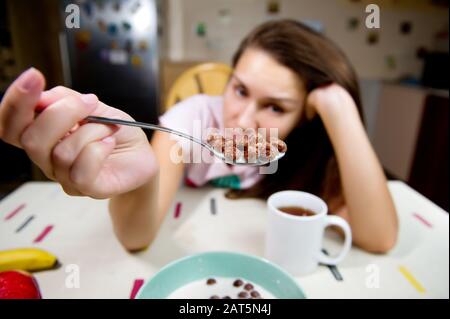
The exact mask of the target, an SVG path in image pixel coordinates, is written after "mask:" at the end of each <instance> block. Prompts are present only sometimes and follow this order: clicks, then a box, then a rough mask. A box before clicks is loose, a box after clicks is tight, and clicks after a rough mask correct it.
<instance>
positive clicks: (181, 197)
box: [0, 181, 449, 298]
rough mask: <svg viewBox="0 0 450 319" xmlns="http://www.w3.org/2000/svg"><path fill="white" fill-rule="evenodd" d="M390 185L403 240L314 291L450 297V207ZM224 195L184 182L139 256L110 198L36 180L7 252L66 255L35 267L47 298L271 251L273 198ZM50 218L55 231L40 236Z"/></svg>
mask: <svg viewBox="0 0 450 319" xmlns="http://www.w3.org/2000/svg"><path fill="white" fill-rule="evenodd" d="M389 188H390V190H391V193H392V195H393V197H394V201H395V205H396V207H397V211H398V214H399V219H400V235H399V240H398V244H397V245H396V247H395V248H394V249H393V250H392V251H391V252H389V253H388V254H386V255H374V254H369V253H367V252H364V251H362V250H360V249H358V248H352V250H351V251H350V253H349V255H348V256H347V257H346V259H345V260H344V261H343V262H342V263H341V264H340V265H339V266H338V271H339V273H340V274H341V275H342V277H343V280H342V281H338V280H336V279H335V277H334V276H333V274H332V272H331V271H330V269H329V268H327V267H325V266H320V267H319V269H318V270H317V271H316V272H315V273H313V274H311V275H307V276H304V277H297V278H296V279H297V282H298V284H299V285H300V287H301V288H302V289H303V291H304V292H305V294H306V296H307V297H308V298H449V217H448V213H447V212H445V211H444V210H442V209H440V208H439V207H438V206H436V205H435V204H433V203H432V202H431V201H429V200H428V199H426V198H425V197H423V196H422V195H420V194H419V193H417V192H416V191H414V190H413V189H411V188H410V187H408V186H407V185H406V184H404V183H402V182H397V181H396V182H389ZM224 192H225V190H224V189H217V188H211V187H206V188H202V189H191V188H186V187H182V188H181V189H180V190H179V191H178V194H177V196H176V200H175V201H174V203H173V205H172V207H171V209H170V211H169V212H168V214H167V216H166V219H165V221H164V223H163V226H162V228H161V230H160V232H159V234H158V236H157V238H156V240H155V242H154V243H153V244H152V245H151V246H150V247H149V248H148V249H147V250H145V251H143V252H140V253H136V254H130V253H128V252H126V251H125V250H124V249H123V248H122V246H121V245H120V244H119V242H118V240H117V239H116V238H115V236H114V234H113V231H112V225H111V221H110V218H109V214H108V208H107V200H93V199H90V198H83V197H70V196H68V195H66V194H65V193H64V192H63V191H62V189H61V187H60V186H59V185H58V184H56V183H45V182H30V183H26V184H24V185H23V186H22V187H20V188H19V189H17V190H16V191H14V192H13V193H12V194H10V195H9V196H7V197H6V198H4V199H3V200H2V201H0V249H10V248H11V249H12V248H20V247H40V248H43V249H46V250H48V251H50V252H52V253H54V254H55V255H56V256H57V257H58V259H59V260H60V261H61V263H62V264H63V266H62V267H61V268H59V269H54V270H48V271H42V272H38V273H35V277H36V278H37V281H38V283H39V285H40V288H41V292H42V295H43V297H44V298H130V295H131V291H132V289H133V286H134V284H135V281H136V280H139V279H144V280H147V279H149V278H150V277H151V276H152V275H153V274H155V273H156V272H157V271H158V270H159V269H160V268H161V267H163V266H164V265H166V264H167V263H168V262H171V261H173V260H176V259H178V258H181V257H184V256H186V255H190V254H194V253H198V252H204V251H236V252H244V253H249V254H253V255H258V256H263V250H264V249H263V246H264V232H265V226H266V224H265V223H266V208H265V203H264V202H263V201H260V200H254V199H241V200H228V199H226V198H225V197H224ZM211 198H214V199H215V201H216V208H217V211H216V213H215V214H213V213H212V212H211ZM177 203H181V206H180V210H179V215H178V217H177V218H175V215H176V213H175V211H176V206H177ZM30 216H34V217H31V218H32V219H30ZM27 220H29V221H28V223H27V224H26V225H25V226H23V224H24V223H25V222H27ZM49 225H53V228H52V229H51V230H50V231H49V232H48V233H47V235H46V236H43V237H44V238H43V239H42V241H41V242H38V243H34V242H33V241H34V240H35V239H36V238H37V237H38V236H39V235H40V234H41V233H42V232H43V230H44V229H45V228H47V226H49ZM21 226H22V227H21ZM18 228H21V229H20V230H19V231H17V229H18ZM324 247H325V248H326V249H327V250H328V251H329V252H330V253H334V252H337V251H338V250H339V248H340V243H339V239H338V238H337V237H336V236H335V235H334V234H333V233H331V232H327V235H326V237H325V241H324ZM73 264H75V265H77V266H78V269H79V274H80V277H79V278H80V286H79V288H71V285H70V283H69V285H67V283H66V281H70V280H71V278H73V277H70V276H71V274H73V270H71V268H70V267H68V266H70V265H73Z"/></svg>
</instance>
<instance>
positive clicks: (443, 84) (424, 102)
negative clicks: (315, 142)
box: [0, 0, 449, 211]
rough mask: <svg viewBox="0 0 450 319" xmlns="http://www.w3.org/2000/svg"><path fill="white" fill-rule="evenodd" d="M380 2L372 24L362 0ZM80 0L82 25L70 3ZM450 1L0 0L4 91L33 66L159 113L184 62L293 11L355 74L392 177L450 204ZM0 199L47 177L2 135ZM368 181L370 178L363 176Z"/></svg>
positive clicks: (139, 115)
mask: <svg viewBox="0 0 450 319" xmlns="http://www.w3.org/2000/svg"><path fill="white" fill-rule="evenodd" d="M370 3H374V4H377V5H379V7H380V9H381V21H380V26H381V28H379V29H368V28H367V27H366V25H365V19H366V17H367V15H368V13H366V12H365V8H366V6H367V5H368V4H370ZM70 4H76V5H78V6H79V8H80V14H81V21H80V22H81V23H80V28H79V29H68V28H67V27H66V26H65V19H66V16H67V15H68V14H69V13H66V12H65V9H66V7H67V6H68V5H70ZM448 6H449V1H448V0H383V1H381V0H378V1H377V0H372V1H365V0H322V1H315V0H111V1H108V0H103V1H102V0H97V1H93V0H86V1H75V0H73V1H58V0H41V1H38V0H32V1H26V0H0V97H1V96H2V95H3V94H4V92H5V90H6V89H7V87H8V85H9V83H11V81H13V79H14V78H15V77H16V76H17V75H18V74H19V73H20V72H21V71H23V70H25V69H26V68H28V67H30V66H34V67H36V68H38V69H39V70H41V71H42V72H43V73H44V74H45V76H46V78H47V87H53V86H56V85H66V86H70V87H73V88H74V89H76V90H79V91H81V92H86V93H88V92H92V93H96V94H97V95H98V96H99V97H100V99H101V100H103V101H104V102H106V103H108V104H110V105H112V106H115V107H118V108H121V109H123V110H124V111H126V112H128V113H130V114H131V115H132V116H133V117H134V118H136V119H137V120H141V121H148V122H156V121H157V116H158V115H159V114H160V113H162V112H163V110H164V101H165V98H166V97H167V92H168V90H169V89H170V87H171V85H172V84H173V83H174V81H175V79H176V78H177V77H178V76H179V75H180V74H181V73H182V72H183V71H185V70H186V69H188V68H190V67H192V66H194V65H197V64H200V63H203V62H209V61H214V62H224V63H228V64H229V63H230V60H231V56H232V54H233V52H234V50H235V49H236V48H237V46H238V44H239V42H240V40H241V39H242V38H243V37H244V36H245V35H246V34H247V33H248V32H249V31H250V30H252V29H253V28H254V27H255V26H256V25H258V24H260V23H261V22H264V21H267V20H269V19H279V18H292V19H296V20H299V21H302V22H304V23H307V24H308V25H310V26H311V27H313V28H315V29H316V30H318V31H320V32H323V33H324V34H326V35H327V36H328V37H330V38H331V39H332V40H334V41H335V42H336V43H337V44H338V45H339V46H340V47H341V48H342V49H343V50H344V52H345V53H346V54H347V55H348V57H349V58H350V60H351V61H352V63H353V65H354V66H355V69H356V71H357V73H358V76H359V78H360V82H361V90H362V97H363V105H364V112H365V114H364V116H365V119H366V127H367V132H368V135H369V137H370V139H371V141H372V143H373V145H374V147H375V150H376V152H377V154H378V156H379V157H380V159H381V162H382V164H383V166H384V168H385V170H386V172H387V173H388V174H389V178H390V179H399V180H402V181H404V182H406V183H408V184H409V185H410V186H412V187H413V188H415V189H416V190H417V191H418V192H420V193H422V194H423V195H424V196H426V197H428V198H430V199H431V200H432V201H434V202H435V203H436V204H437V205H439V206H441V207H442V208H444V209H445V210H447V211H448V210H449V201H448V193H449V187H448V185H449V172H448V150H449V142H448V137H449V126H448V120H449V105H448V89H449V78H448V75H449V70H448V58H449V56H448V54H449V53H448V52H449V42H448V30H449V15H448ZM0 165H1V169H0V198H1V197H3V196H6V195H7V194H8V192H10V191H11V190H13V189H15V188H16V187H17V186H19V185H20V184H22V183H23V182H25V181H29V180H41V179H44V177H43V176H42V174H41V172H40V171H39V170H38V169H37V168H36V167H35V166H33V165H32V164H31V163H30V161H29V160H28V158H27V157H26V155H25V154H24V153H23V152H22V151H21V150H18V149H16V148H14V147H11V146H8V145H6V144H4V143H3V142H1V141H0ZM367 182H370V181H367Z"/></svg>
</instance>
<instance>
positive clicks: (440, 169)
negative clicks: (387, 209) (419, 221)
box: [408, 95, 449, 211]
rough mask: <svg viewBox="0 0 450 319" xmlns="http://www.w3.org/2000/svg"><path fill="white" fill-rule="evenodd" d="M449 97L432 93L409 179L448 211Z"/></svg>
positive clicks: (424, 112) (426, 101)
mask: <svg viewBox="0 0 450 319" xmlns="http://www.w3.org/2000/svg"><path fill="white" fill-rule="evenodd" d="M448 116H449V105H448V98H447V97H441V96H434V95H429V96H428V97H427V98H426V100H425V107H424V111H423V117H422V121H421V126H420V131H419V136H418V139H417V144H416V150H415V156H414V161H413V165H412V167H411V171H410V177H409V181H408V183H409V184H410V186H412V187H413V188H415V189H416V190H417V191H418V192H420V193H421V194H423V195H424V196H426V197H428V198H429V199H430V200H432V201H433V202H434V203H436V204H437V205H439V206H441V207H442V208H443V209H445V210H446V211H448V210H449V200H448V194H449V187H448V184H449V174H448V148H449V141H448V136H449V131H448V129H449V126H448V121H449V119H448Z"/></svg>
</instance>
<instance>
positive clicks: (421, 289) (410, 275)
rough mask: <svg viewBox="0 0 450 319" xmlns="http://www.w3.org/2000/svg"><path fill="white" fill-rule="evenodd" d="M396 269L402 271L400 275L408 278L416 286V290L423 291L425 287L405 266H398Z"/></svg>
mask: <svg viewBox="0 0 450 319" xmlns="http://www.w3.org/2000/svg"><path fill="white" fill-rule="evenodd" d="M398 270H400V272H401V273H402V275H403V276H404V277H405V278H406V280H408V282H409V283H410V284H411V285H412V286H413V287H414V288H416V290H417V291H418V292H420V293H422V294H423V293H425V288H424V287H423V286H422V285H421V284H420V283H419V282H418V281H417V279H416V278H415V277H414V276H413V275H412V274H411V273H410V272H409V271H408V269H406V267H405V266H400V267H399V268H398Z"/></svg>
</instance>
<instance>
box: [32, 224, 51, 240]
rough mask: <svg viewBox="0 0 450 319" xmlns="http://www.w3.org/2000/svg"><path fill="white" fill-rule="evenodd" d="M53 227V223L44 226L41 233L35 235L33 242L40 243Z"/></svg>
mask: <svg viewBox="0 0 450 319" xmlns="http://www.w3.org/2000/svg"><path fill="white" fill-rule="evenodd" d="M52 229H53V225H48V226H47V227H45V228H44V230H43V231H42V233H41V234H40V235H39V236H37V237H36V239H35V240H34V241H33V243H40V242H42V241H43V240H44V238H45V237H47V235H48V234H49V233H50V232H51V231H52Z"/></svg>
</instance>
